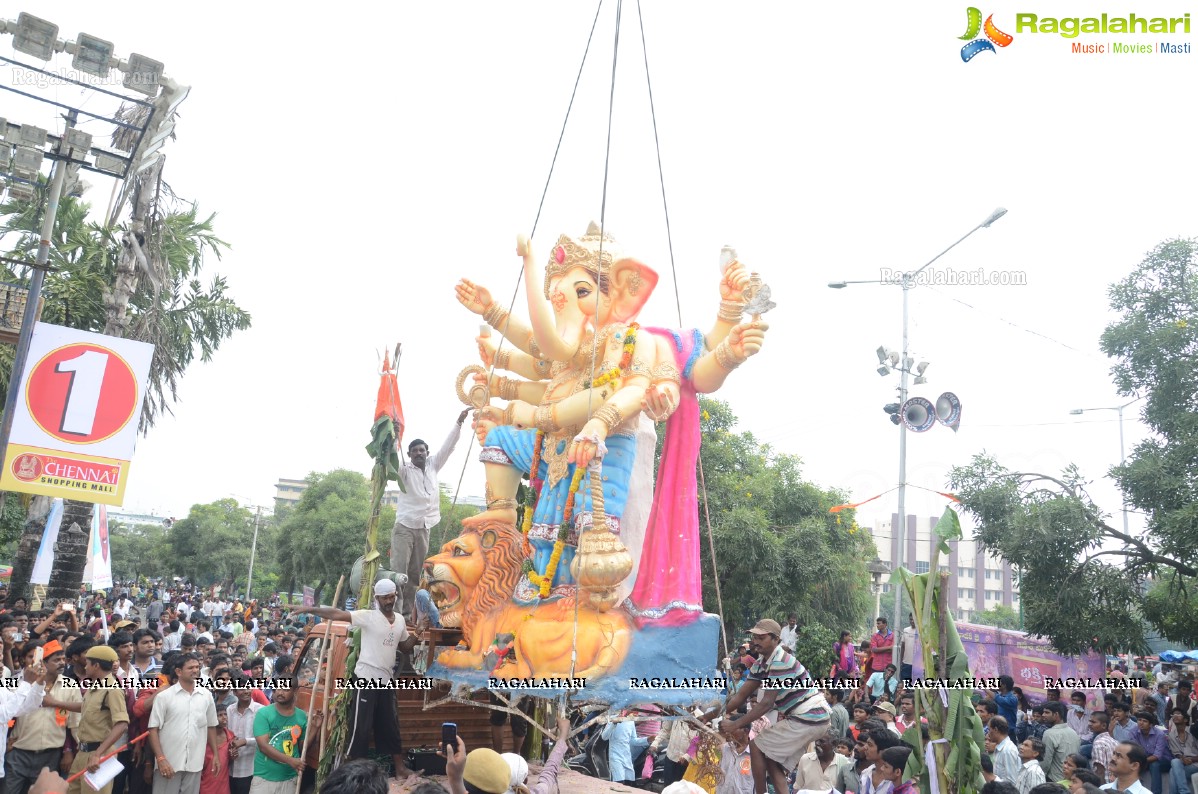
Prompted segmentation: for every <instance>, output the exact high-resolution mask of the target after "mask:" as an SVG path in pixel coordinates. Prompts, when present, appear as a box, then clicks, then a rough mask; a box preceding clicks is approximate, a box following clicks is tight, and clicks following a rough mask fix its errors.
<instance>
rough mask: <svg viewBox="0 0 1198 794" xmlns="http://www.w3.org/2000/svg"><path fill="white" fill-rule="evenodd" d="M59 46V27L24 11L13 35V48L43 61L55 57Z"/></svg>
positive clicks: (19, 17)
mask: <svg viewBox="0 0 1198 794" xmlns="http://www.w3.org/2000/svg"><path fill="white" fill-rule="evenodd" d="M57 45H58V25H55V24H54V23H53V22H50V21H48V20H45V19H42V18H41V17H35V16H34V15H33V14H28V13H26V12H24V11H22V12H21V13H20V15H19V16H18V17H17V29H16V32H14V33H13V37H12V48H13V49H14V50H16V51H17V52H23V53H25V54H26V55H31V56H33V57H34V58H37V59H39V60H42V61H48V60H50V58H52V57H53V56H54V49H55V47H56V46H57Z"/></svg>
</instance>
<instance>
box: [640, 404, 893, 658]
mask: <svg viewBox="0 0 1198 794" xmlns="http://www.w3.org/2000/svg"><path fill="white" fill-rule="evenodd" d="M700 405H701V410H702V414H701V418H700V429H701V432H702V437H703V441H702V444H703V445H702V453H701V454H702V461H703V474H704V476H705V479H706V489H705V490H706V494H707V499H708V510H709V512H710V516H711V525H712V535H713V536H714V538H715V551H716V559H717V562H718V565H719V574H720V577H719V581H720V588H721V594H722V596H723V604H724V619H725V621H726V623H727V625H728V626H729V627H730V628H733V629H734V628H736V627H741V626H743V625H746V624H751V623H752V622H754V621H756V620H757V619H758V618H760V617H764V616H773V617H785V616H786V615H787V614H789V613H791V612H794V613H795V614H796V615H798V618H799V623H800V624H801V625H804V626H811V627H813V629H814V627H815V626H816V625H817V624H819V625H820V626H827V627H829V628H828V631H829V632H830V634H836V633H838V632H839V630H840V629H841V628H853V627H856V626H859V625H861V624H862V622H863V621H864V618H865V616H866V614H867V612H868V611H869V610H870V609H872V602H873V598H872V596H871V595H870V591H869V575H868V574H867V573H866V571H865V560H867V559H872V558H873V556H874V553H875V552H874V548H873V542H872V540H871V539H870V537H869V533H868V532H865V531H864V530H861V529H859V528H858V527H857V525H856V522H855V520H854V518H853V513H852V511H845V512H842V513H840V514H839V517H838V516H837V515H833V514H831V513H829V512H828V510H829V509H830V508H831V507H833V506H835V505H837V504H842V503H844V502H846V501H848V499H847V498H846V496H845V495H844V494H842V493H839V492H837V491H834V490H825V489H822V488H820V487H819V486H817V485H815V484H813V483H810V482H808V481H806V480H804V479H803V478H802V474H801V470H800V461H799V459H798V458H797V457H795V456H793V455H782V454H776V453H775V452H774V451H773V450H772V449H771V448H770V447H769V446H768V445H765V444H762V443H761V442H760V441H758V440H757V439H756V438H755V437H754V436H753V434H752V433H734V432H732V429H733V427H734V426H735V424H736V417H735V416H734V415H733V413H732V411H731V409H730V408H729V407H728V405H727V404H726V403H723V402H720V401H717V400H710V399H706V398H702V399H700ZM659 432H661V431H660V429H659ZM659 441H660V439H659ZM703 490H704V489H703V487H702V483H701V486H700V498H702V492H703ZM699 510H700V527H701V536H702V561H701V564H702V570H703V572H704V573H703V602H704V606H705V607H706V609H707V610H709V611H711V612H718V611H719V610H718V608H717V602H716V595H715V585H714V578H713V577H712V576H711V550H710V544H709V543H708V540H707V530H706V521H705V518H704V514H703V504H702V503H700V505H699ZM834 640H835V637H833V640H832V641H834ZM832 641H829V642H828V643H827V648H826V652H827V653H828V654H830V653H831V647H832ZM804 664H808V665H810V664H811V662H810V661H808V660H806V659H805V660H804ZM828 666H831V661H830V660H829V662H828Z"/></svg>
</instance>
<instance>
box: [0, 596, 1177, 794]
mask: <svg viewBox="0 0 1198 794" xmlns="http://www.w3.org/2000/svg"><path fill="white" fill-rule="evenodd" d="M113 592H114V594H113V596H111V597H106V596H105V595H103V594H90V595H89V594H83V595H81V596H80V599H79V600H78V601H77V602H74V603H71V602H65V603H58V604H55V605H54V606H53V608H44V609H40V610H37V611H31V610H30V609H29V608H28V607H29V604H28V603H26V602H25V601H24V599H15V600H14V601H13V603H11V604H9V603H8V599H7V592H6V590H5V588H4V587H3V586H2V585H0V640H2V662H3V667H4V676H5V678H6V679H7V681H8V686H7V688H5V689H4V690H3V691H0V717H2V718H3V720H0V739H7V741H6V742H5V743H4V744H0V753H2V754H3V755H2V756H0V758H2V760H3V764H2V768H3V776H4V782H3V786H4V789H5V792H7V794H27V793H28V792H30V791H34V792H35V794H42V792H43V791H44V790H46V786H52V787H54V790H59V789H61V790H62V791H65V792H69V794H77V793H79V792H82V791H83V788H82V786H83V785H84V781H83V775H84V773H89V774H90V775H91V776H93V780H92V782H90V783H88V785H89V788H91V789H93V790H98V791H99V792H101V794H125V792H126V790H128V791H129V792H130V794H149V792H153V794H285V792H288V790H290V789H294V787H295V785H296V777H297V775H300V774H302V773H303V772H304V770H305V760H304V758H303V747H304V743H305V738H306V737H307V735H308V734H309V731H316V730H318V728H319V725H320V722H321V720H322V718H323V716H324V715H322V714H320V713H313V714H306V713H305V712H304V711H303V710H301V709H300V708H298V707H297V705H296V697H295V690H296V686H295V671H294V669H293V668H294V667H295V659H294V656H293V654H295V653H298V651H299V649H300V646H301V644H302V642H303V638H304V634H305V632H306V631H307V630H308V629H310V627H311V626H313V625H315V624H316V623H317V622H319V621H321V620H341V621H345V622H347V623H349V624H350V625H351V626H354V627H356V628H358V629H359V630H360V632H361V637H362V642H361V649H362V650H361V652H360V654H359V657H358V661H357V666H356V667H355V669H354V670H353V671H350V674H351V675H352V676H354V677H356V678H370V679H390V678H391V677H392V676H393V675H394V674H395V673H394V671H395V670H396V669H397V663H399V661H400V656H399V655H400V654H403V653H406V652H409V651H410V650H411V649H412V648H413V647H414V646H415V645H416V644H417V642H418V641H419V638H420V630H419V629H418V628H417V627H412V628H411V629H409V626H408V623H407V621H406V620H405V617H404V616H403V615H402V614H400V610H398V609H397V602H398V600H399V594H398V593H397V587H396V585H395V584H393V583H392V582H391V581H390V580H387V579H383V580H381V581H379V582H378V584H377V585H376V586H375V598H374V602H373V604H372V605H371V608H370V609H359V610H353V611H345V610H341V609H337V608H333V607H305V606H286V605H283V604H281V603H279V601H278V599H277V597H272V598H271V599H270V600H269V601H267V602H266V603H263V604H259V603H257V602H255V601H249V602H242V601H239V600H238V599H235V598H233V599H228V598H221V597H220V596H219V595H217V594H215V593H214V592H211V591H209V592H201V591H197V590H194V589H192V588H190V587H185V586H181V585H169V584H166V583H157V584H151V585H150V586H149V587H144V586H142V587H139V586H137V585H135V584H132V583H130V584H128V585H126V586H124V587H120V586H119V587H118V588H116V589H114V591H113ZM400 603H402V602H400ZM876 629H877V631H876V632H875V633H874V634H873V635H872V636H871V637H870V639H869V641H868V643H862V644H861V646H858V645H856V644H855V643H854V642H853V638H852V636H851V634H850V633H849V632H844V633H842V634H841V635H840V637H839V639H838V640H837V642H836V644H835V646H834V647H833V649H832V651H833V656H834V658H835V663H834V664H833V666H832V668H831V670H830V671H828V676H827V678H829V679H831V680H835V681H838V682H839V683H840V685H838V686H830V687H821V686H819V684H818V677H817V675H816V674H815V673H814V672H809V671H808V670H807V669H806V668H805V667H804V666H803V664H802V663H801V662H800V661H799V659H798V658H797V657H796V654H795V650H796V646H797V644H798V636H799V630H798V627H797V621H796V620H795V618H794V616H791V617H790V619H789V620H788V621H787V623H786V625H781V624H779V623H778V622H776V621H774V620H771V619H764V620H761V621H759V622H758V623H757V624H756V625H755V626H754V627H753V628H752V629H750V631H749V640H748V641H747V642H746V643H745V644H744V645H742V646H741V647H740V648H739V649H738V650H737V652H736V653H735V654H734V655H733V658H731V659H730V660H729V661H730V668H731V670H732V671H733V673H732V676H731V678H730V680H729V682H728V691H727V693H726V697H725V698H724V699H723V701H722V702H721V703H720V704H719V705H718V706H714V707H712V708H709V709H708V710H707V711H702V710H699V709H696V711H695V713H694V714H693V716H694V719H693V720H689V721H688V720H679V719H662V718H661V717H662V715H661V714H660V709H658V708H656V707H653V706H642V707H639V708H638V709H636V710H630V711H629V712H627V713H625V714H624V715H621V716H624V717H636V719H635V720H625V721H621V720H616V719H613V720H611V721H608V722H607V723H606V724H605V725H603V726H602V728H598V727H597V728H596V729H595V730H597V731H599V732H600V734H601V738H602V739H604V740H606V744H607V749H606V752H607V760H608V768H609V769H610V777H611V779H612V780H613V781H622V782H633V781H635V780H636V779H637V778H638V777H641V776H642V775H643V774H646V773H648V772H650V771H651V770H652V769H653V767H654V766H655V764H653V763H648V764H646V763H645V759H646V758H648V759H649V760H650V761H652V760H654V759H660V761H661V766H662V767H663V768H664V770H665V782H666V783H667V784H669V785H676V786H691V787H695V786H697V787H698V790H704V791H707V792H709V794H748V792H759V793H764V792H765V791H767V790H772V791H773V792H775V794H782V793H783V792H786V794H789V792H791V791H801V790H813V791H837V792H841V794H910V792H912V791H913V788H914V786H915V782H914V781H912V780H909V779H906V778H905V771H904V770H905V768H906V761H907V758H908V756H909V754H910V752H911V748H910V744H909V743H907V742H904V740H903V734H905V733H907V732H908V731H911V730H921V729H922V730H923V731H925V732H926V720H923V719H921V718H919V717H918V716H917V715H916V709H915V698H914V695H913V692H912V691H911V690H910V689H908V688H906V686H905V684H906V682H907V681H908V680H909V678H910V672H909V669H910V668H909V664H910V662H909V659H910V656H909V655H908V654H913V653H914V648H915V645H916V642H917V640H918V637H917V636H916V635H915V632H914V626H913V625H912V626H911V627H909V634H908V633H907V632H905V633H904V638H903V643H902V644H903V649H902V659H901V660H900V665H901V668H902V669H903V672H900V666H899V665H896V664H895V663H894V660H893V656H894V652H895V648H894V635H893V632H892V631H891V630H890V628H889V626H888V625H887V621H886V620H885V618H879V619H878V621H877V623H876ZM1120 672H1122V671H1120V670H1118V668H1112V670H1111V671H1110V673H1111V677H1113V678H1119V677H1120V676H1119V675H1118V673H1120ZM1124 677H1125V678H1126V679H1127V681H1128V683H1127V684H1126V685H1124V686H1120V687H1115V688H1113V689H1112V691H1110V692H1105V693H1102V695H1103V697H1102V698H1101V706H1098V703H1099V698H1097V697H1095V696H1093V693H1090V696H1088V693H1087V692H1085V691H1074V692H1070V693H1068V696H1067V697H1064V696H1063V694H1062V693H1061V692H1057V691H1051V690H1050V691H1048V692H1047V698H1046V699H1045V700H1044V701H1043V702H1037V703H1032V702H1030V701H1029V699H1028V698H1027V697H1025V696H1024V694H1023V693H1022V692H1021V691H1020V689H1019V688H1018V687H1016V686H1014V685H1013V683H1014V682H1013V680H1012V679H1011V678H1010V677H1009V676H1002V677H1000V678H999V680H998V684H999V686H998V689H996V690H994V691H987V692H979V693H976V694H975V709H976V712H977V714H978V716H979V718H980V719H981V721H982V725H983V726H984V734H985V748H984V753H983V757H982V763H983V768H984V772H985V778H986V780H987V787H988V790H987V792H986V793H985V794H1053V793H1054V792H1055V793H1056V794H1060V789H1061V788H1062V787H1064V788H1068V789H1070V791H1071V794H1094V791H1092V790H1091V789H1094V790H1097V789H1099V788H1107V789H1110V788H1116V787H1117V788H1118V789H1119V790H1120V791H1132V792H1134V794H1149V793H1150V792H1151V794H1165V786H1166V783H1168V785H1169V788H1170V789H1171V791H1172V794H1193V783H1192V781H1191V778H1192V777H1193V776H1194V775H1195V774H1198V725H1196V722H1195V717H1196V716H1198V715H1196V705H1195V704H1196V701H1195V699H1194V692H1193V681H1192V678H1190V677H1188V676H1186V675H1178V674H1177V673H1176V671H1171V670H1168V669H1164V668H1162V667H1160V666H1158V668H1157V669H1156V670H1154V671H1152V672H1151V673H1150V672H1148V671H1146V670H1136V671H1133V672H1132V673H1130V674H1127V675H1126V676H1124ZM850 680H851V681H853V682H854V683H853V684H852V685H847V686H845V685H844V684H845V682H846V681H850ZM351 719H352V733H351V740H350V743H349V744H350V748H349V757H350V758H352V759H362V758H364V756H365V755H366V753H367V747H368V746H369V744H370V743H373V744H374V746H375V748H376V749H377V750H378V751H380V752H382V753H387V754H391V755H392V757H393V758H392V773H393V774H394V776H395V777H397V778H400V779H401V781H402V782H401V790H403V791H414V792H419V794H436V792H444V791H446V790H447V789H446V788H445V787H444V786H442V785H441V784H438V783H434V782H432V781H429V780H425V779H420V778H418V777H417V776H416V775H415V773H413V772H412V771H411V770H409V769H407V767H406V765H405V764H404V759H403V757H402V755H401V752H402V741H401V739H400V735H399V725H400V721H401V715H399V714H397V713H396V705H395V698H394V696H393V693H391V692H387V691H383V690H371V689H363V690H360V691H359V692H357V693H356V695H355V702H354V704H353V712H352V718H351ZM6 722H7V723H9V724H8V725H7V726H5V724H4V723H6ZM704 724H705V725H707V726H709V727H708V728H706V729H705V728H703V727H702V726H703V725H704ZM515 728H516V726H515V724H513V731H512V732H513V735H514V736H515V738H516V739H517V740H519V739H520V738H522V736H523V732H522V731H517V730H515ZM570 731H571V723H570V721H569V720H568V719H565V718H564V716H563V718H562V719H561V720H560V721H559V735H558V736H557V737H556V742H555V744H554V746H553V748H552V751H551V752H550V754H549V758H548V761H547V763H546V765H545V767H544V768H543V770H542V771H541V773H540V775H539V777H538V779H537V782H536V784H535V785H534V786H532V787H531V789H530V788H529V787H528V786H527V780H528V777H529V769H528V764H527V762H526V761H525V760H524V759H523V758H522V757H520V756H519V755H517V754H514V753H502V752H501V751H502V750H503V746H502V745H503V739H502V735H503V731H502V729H501V728H499V729H497V730H496V732H495V735H496V737H498V741H496V742H494V743H493V745H494V746H492V747H484V748H472V749H470V750H469V752H467V749H468V748H466V747H465V746H464V745H463V744H462V743H461V740H460V739H459V740H458V744H457V747H456V748H452V747H451V748H448V751H447V752H446V753H445V754H446V769H447V777H448V781H447V785H448V791H450V792H453V794H462V793H463V792H468V793H469V794H474V792H486V793H487V794H506V793H507V792H508V791H519V790H531V791H532V792H536V794H550V792H553V791H555V790H556V780H557V777H558V773H559V771H560V769H561V767H562V766H563V763H564V761H565V758H566V756H567V753H569V752H572V745H571V743H570V742H569V740H568V737H569V734H570ZM6 734H7V735H6ZM908 738H910V736H908ZM575 749H576V748H575ZM369 765H373V767H370V766H369ZM342 768H344V769H348V770H349V771H347V772H346V773H344V774H347V775H351V773H352V779H353V780H357V781H359V783H361V787H363V788H369V785H368V784H369V783H370V781H371V780H373V779H374V778H376V777H377V775H378V773H379V772H381V767H378V765H377V764H375V763H374V762H373V761H364V762H363V763H362V764H360V765H358V766H353V765H351V764H346V765H344V766H343V767H342ZM375 768H377V769H378V771H376V769H375ZM47 769H48V770H53V771H54V772H56V773H57V775H56V776H54V777H53V779H51V780H47V779H46V776H45V775H44V774H43V770H47ZM384 776H385V773H384ZM326 785H327V784H326ZM39 786H40V788H39ZM519 786H523V789H521V788H517V787H519ZM1045 786H1051V787H1053V791H1052V792H1050V791H1049V790H1047V789H1045V788H1043V787H1045ZM675 790H678V791H683V790H687V791H690V790H695V789H693V788H689V789H688V788H677V789H675Z"/></svg>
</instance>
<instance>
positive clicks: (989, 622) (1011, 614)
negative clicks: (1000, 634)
mask: <svg viewBox="0 0 1198 794" xmlns="http://www.w3.org/2000/svg"><path fill="white" fill-rule="evenodd" d="M970 623H980V624H982V625H983V626H994V627H996V628H1000V629H1018V628H1019V613H1018V612H1016V611H1015V610H1014V609H1011V608H1010V607H1008V606H1004V605H1002V604H995V605H994V606H992V607H990V608H989V609H987V610H984V611H982V612H975V613H974V615H973V620H971V621H970Z"/></svg>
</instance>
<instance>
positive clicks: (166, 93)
mask: <svg viewBox="0 0 1198 794" xmlns="http://www.w3.org/2000/svg"><path fill="white" fill-rule="evenodd" d="M159 83H160V84H161V85H162V93H161V94H159V96H158V101H157V102H155V103H154V104H155V105H156V108H155V109H156V110H157V111H161V113H162V117H163V118H165V119H169V118H170V117H171V115H172V114H173V113H174V112H175V111H176V110H177V109H178V108H179V105H181V104H182V103H183V100H184V99H187V95H188V94H190V93H191V86H189V85H179V84H178V83H176V82H175V81H174V80H172V79H170V78H169V77H161V78H159Z"/></svg>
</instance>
